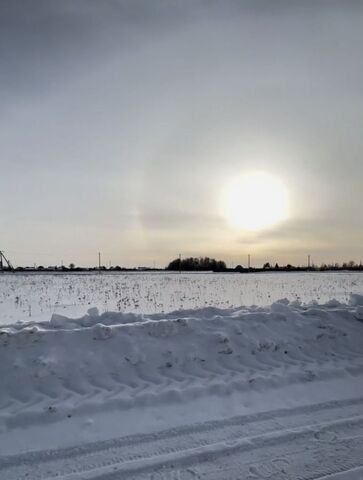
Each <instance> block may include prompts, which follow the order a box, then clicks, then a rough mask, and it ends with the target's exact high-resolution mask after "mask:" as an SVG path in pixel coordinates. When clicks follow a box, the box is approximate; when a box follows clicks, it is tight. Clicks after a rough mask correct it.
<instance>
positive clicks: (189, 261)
mask: <svg viewBox="0 0 363 480" xmlns="http://www.w3.org/2000/svg"><path fill="white" fill-rule="evenodd" d="M166 270H173V271H178V270H183V271H188V272H189V271H192V272H194V271H213V272H224V271H226V270H227V266H226V263H225V262H223V260H215V259H214V258H209V257H188V258H183V259H182V260H181V259H180V258H176V259H175V260H172V261H171V262H170V263H169V265H168V266H167V267H166Z"/></svg>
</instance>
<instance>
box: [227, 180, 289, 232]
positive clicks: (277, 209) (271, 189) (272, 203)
mask: <svg viewBox="0 0 363 480" xmlns="http://www.w3.org/2000/svg"><path fill="white" fill-rule="evenodd" d="M221 206H222V214H223V215H224V217H225V218H226V219H227V220H228V221H229V223H230V224H231V225H232V226H234V227H236V228H240V229H244V230H261V229H264V228H267V227H270V226H273V225H275V224H277V223H279V222H281V221H283V220H285V219H286V218H287V217H288V196H287V191H286V188H285V186H284V184H283V183H282V182H281V181H280V180H279V179H278V178H277V177H275V176H273V175H270V174H267V173H251V174H248V175H245V176H242V177H240V178H238V179H236V180H234V181H233V182H231V183H230V184H229V185H227V186H226V188H225V189H224V191H223V193H222V202H221Z"/></svg>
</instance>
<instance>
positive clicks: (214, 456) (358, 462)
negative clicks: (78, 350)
mask: <svg viewBox="0 0 363 480" xmlns="http://www.w3.org/2000/svg"><path fill="white" fill-rule="evenodd" d="M359 380H362V378H360V379H359ZM362 452H363V398H352V399H347V400H343V401H331V402H323V403H318V404H313V405H309V406H304V407H297V408H291V409H280V410H274V411H270V412H263V413H259V414H253V415H249V416H248V415H247V416H237V417H232V418H229V419H228V420H222V421H212V422H204V423H197V424H193V425H190V426H186V427H180V428H174V429H170V430H166V431H162V432H158V433H156V434H148V435H133V436H129V437H123V438H119V439H113V440H108V441H103V442H95V443H92V444H87V445H84V446H82V447H79V448H68V449H58V450H49V451H41V452H36V453H29V454H23V455H15V456H9V457H5V458H2V459H1V462H0V476H1V478H3V479H7V480H23V479H24V480H25V479H28V478H29V475H30V474H31V476H30V478H37V479H53V478H57V479H62V480H78V479H88V480H91V479H92V480H96V479H102V480H106V479H109V480H111V479H112V480H118V479H130V480H131V479H135V480H136V479H140V480H141V479H145V480H146V479H155V480H156V479H188V480H189V479H190V480H192V479H197V478H206V479H209V480H210V479H224V480H232V479H233V480H236V479H250V480H253V479H265V478H269V479H272V478H276V479H292V478H299V479H301V480H305V479H306V480H308V479H318V478H319V479H320V478H321V479H322V478H324V477H326V476H327V478H335V477H329V475H333V474H336V473H342V472H348V473H349V475H348V473H347V476H346V478H349V479H350V478H362V476H363V455H362ZM359 469H361V470H359ZM353 475H356V477H354V476H353ZM357 475H358V476H357ZM359 475H360V476H359ZM337 478H340V477H337ZM342 478H343V477H342Z"/></svg>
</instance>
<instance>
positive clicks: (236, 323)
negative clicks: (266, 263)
mask: <svg viewBox="0 0 363 480" xmlns="http://www.w3.org/2000/svg"><path fill="white" fill-rule="evenodd" d="M362 367H363V297H362V296H359V295H352V296H351V300H350V304H349V305H345V304H341V303H339V302H336V301H331V302H329V303H328V304H325V305H315V304H312V305H308V306H302V305H300V304H299V303H289V302H288V301H284V300H281V301H279V302H277V303H274V304H272V305H271V306H270V307H266V308H258V307H255V308H253V307H250V308H246V307H242V308H237V309H229V310H218V309H214V308H206V309H201V310H191V311H179V312H174V313H170V314H163V315H149V316H145V315H136V314H122V313H104V314H102V315H99V314H98V311H97V310H96V309H91V310H89V312H88V314H87V315H85V316H84V317H82V318H79V319H69V318H65V317H61V316H59V315H53V317H52V319H51V321H50V322H48V323H46V322H42V323H30V324H26V325H21V324H15V325H8V326H4V327H2V328H1V329H0V379H1V388H0V407H1V413H0V415H1V417H0V479H4V480H5V479H6V480H11V479H17V480H19V479H23V478H24V479H25V478H27V479H40V478H47V479H50V478H54V477H57V478H64V479H69V480H70V479H81V478H82V479H83V478H87V479H91V478H92V479H93V478H100V479H101V478H102V479H106V478H107V479H121V478H127V479H133V478H135V479H136V478H137V479H139V478H140V479H141V478H142V479H147V478H148V479H151V478H153V479H174V478H175V479H178V480H181V479H193V478H206V479H208V480H209V479H223V480H226V479H236V478H241V479H243V478H249V479H260V478H276V479H287V478H291V479H293V478H297V477H298V478H301V479H305V478H306V479H307V478H325V477H326V478H343V477H342V475H343V474H344V478H345V479H346V478H352V479H353V478H363V473H362V469H361V466H362V465H363V455H362V452H363V403H362V397H363V381H362V380H363V376H362V374H363V371H362ZM70 447H74V448H70ZM314 455H315V456H314ZM342 472H343V473H342ZM344 472H345V473H344ZM173 475H175V476H173ZM238 475H239V476H238Z"/></svg>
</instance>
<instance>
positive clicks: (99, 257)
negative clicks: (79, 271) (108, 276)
mask: <svg viewBox="0 0 363 480" xmlns="http://www.w3.org/2000/svg"><path fill="white" fill-rule="evenodd" d="M98 270H101V252H98Z"/></svg>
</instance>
